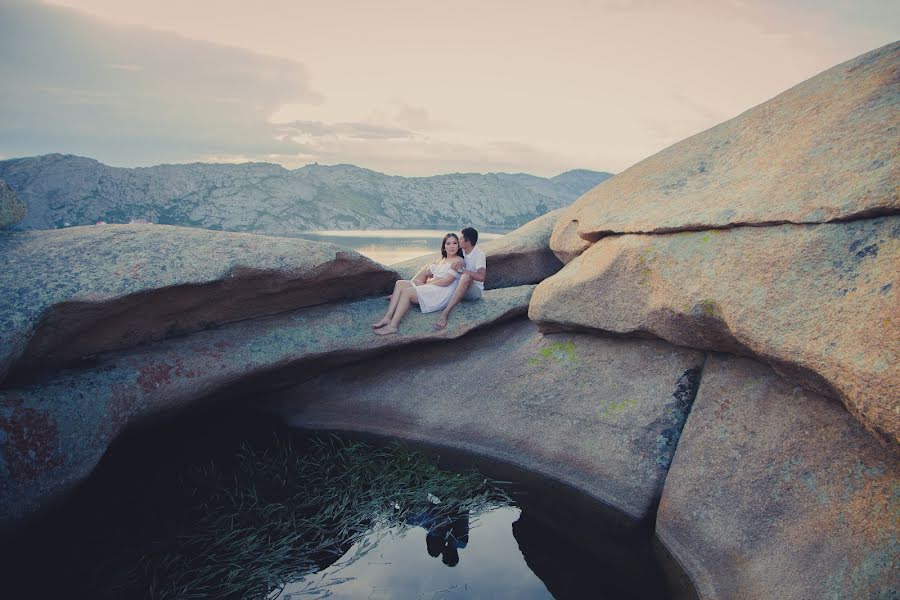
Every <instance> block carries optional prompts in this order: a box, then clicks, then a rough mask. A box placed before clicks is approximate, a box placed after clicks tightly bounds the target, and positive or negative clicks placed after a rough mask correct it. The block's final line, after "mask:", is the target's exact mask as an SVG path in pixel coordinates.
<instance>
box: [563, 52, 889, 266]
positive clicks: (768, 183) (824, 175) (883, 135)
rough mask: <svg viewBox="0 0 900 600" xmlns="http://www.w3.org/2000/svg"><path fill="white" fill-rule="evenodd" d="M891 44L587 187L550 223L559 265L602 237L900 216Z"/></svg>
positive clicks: (832, 69) (833, 69)
mask: <svg viewBox="0 0 900 600" xmlns="http://www.w3.org/2000/svg"><path fill="white" fill-rule="evenodd" d="M898 136H900V42H895V43H892V44H889V45H887V46H884V47H882V48H879V49H877V50H874V51H872V52H869V53H868V54H864V55H862V56H860V57H858V58H855V59H853V60H850V61H848V62H845V63H843V64H840V65H838V66H836V67H833V68H831V69H829V70H828V71H825V72H824V73H821V74H820V75H817V76H816V77H813V78H812V79H809V80H807V81H805V82H803V83H801V84H799V85H797V86H795V87H793V88H791V89H789V90H788V91H786V92H784V93H782V94H780V95H779V96H776V97H775V98H773V99H771V100H769V101H768V102H765V103H763V104H761V105H759V106H757V107H755V108H752V109H750V110H748V111H747V112H745V113H743V114H741V115H739V116H738V117H735V118H734V119H731V120H730V121H726V122H725V123H722V124H720V125H717V126H716V127H713V128H712V129H709V130H707V131H704V132H703V133H700V134H697V135H695V136H693V137H690V138H688V139H686V140H684V141H682V142H679V143H677V144H675V145H673V146H670V147H669V148H666V149H665V150H663V151H662V152H659V153H658V154H655V155H654V156H651V157H650V158H647V159H646V160H643V161H641V162H639V163H638V164H636V165H634V166H633V167H631V168H629V169H627V170H626V171H624V172H623V173H620V174H619V175H616V176H615V177H614V178H612V179H609V180H608V181H605V182H603V183H601V184H600V185H599V186H597V187H595V188H594V189H593V190H591V191H589V192H587V193H586V194H584V195H583V196H581V198H579V199H578V200H577V201H576V202H575V203H574V204H573V205H572V206H571V207H569V208H568V209H567V210H566V211H565V213H564V214H563V215H562V216H561V217H560V219H559V222H558V223H557V225H556V227H555V229H554V231H553V236H552V238H551V242H550V244H551V247H552V248H553V251H554V252H556V254H557V256H559V257H560V259H562V260H563V262H568V261H570V260H572V259H573V258H574V257H575V256H577V255H578V254H580V253H581V252H583V251H584V250H585V249H586V248H587V247H588V246H589V245H590V243H592V242H594V241H596V240H597V239H599V238H600V237H603V236H604V235H608V234H611V233H661V232H671V231H679V230H697V229H710V228H720V227H733V226H736V225H744V224H755V225H759V224H773V223H822V222H826V221H838V220H848V219H852V218H859V217H867V216H868V217H871V216H878V215H882V214H891V213H896V212H897V211H898V209H900V199H898V194H897V181H898V180H900V152H898V148H897V139H898Z"/></svg>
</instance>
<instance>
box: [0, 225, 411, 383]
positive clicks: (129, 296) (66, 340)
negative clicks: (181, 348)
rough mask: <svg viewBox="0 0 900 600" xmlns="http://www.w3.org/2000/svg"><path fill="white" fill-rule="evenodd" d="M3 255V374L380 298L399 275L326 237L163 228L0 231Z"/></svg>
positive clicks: (0, 341) (0, 356) (0, 328)
mask: <svg viewBox="0 0 900 600" xmlns="http://www.w3.org/2000/svg"><path fill="white" fill-rule="evenodd" d="M0 262H2V263H3V264H4V268H3V269H2V270H0V379H2V378H3V376H4V375H6V374H7V371H9V370H12V371H18V372H19V375H22V374H24V375H25V376H26V377H30V378H33V377H31V376H32V374H33V372H34V371H40V370H47V369H51V368H56V367H58V366H63V365H65V364H68V363H71V362H72V361H75V360H77V359H79V358H80V357H82V356H85V355H93V354H97V353H101V352H107V351H111V350H119V349H122V348H128V347H131V346H135V345H138V344H141V343H144V342H148V341H153V340H159V339H163V338H166V337H170V336H174V335H182V334H185V333H189V332H191V331H197V330H199V329H204V328H206V327H211V326H215V325H220V324H222V323H228V322H231V321H237V320H241V319H248V318H253V317H258V316H261V315H269V314H274V313H278V312H282V311H286V310H291V309H295V308H300V307H303V306H310V305H313V304H320V303H323V302H328V301H330V300H337V299H343V298H358V297H362V296H366V295H371V294H378V293H386V292H388V291H390V289H391V286H392V283H393V281H394V280H395V279H396V277H397V276H396V273H394V272H393V271H392V270H390V269H387V268H385V267H383V266H381V265H379V264H378V263H376V262H374V261H372V260H369V259H368V258H365V257H363V256H361V255H360V254H358V253H356V252H354V251H352V250H347V249H344V248H341V247H339V246H335V245H333V244H323V243H318V242H310V241H305V240H298V239H290V238H277V237H267V236H260V235H253V234H244V233H225V232H218V231H206V230H202V229H190V228H185V227H170V226H167V225H152V226H148V225H97V226H85V227H71V228H66V229H58V230H49V231H27V232H4V233H0ZM13 375H14V376H15V375H16V373H13Z"/></svg>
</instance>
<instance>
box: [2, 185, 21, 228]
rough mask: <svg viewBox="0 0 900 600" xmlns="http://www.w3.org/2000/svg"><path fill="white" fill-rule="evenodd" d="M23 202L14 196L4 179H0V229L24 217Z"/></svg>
mask: <svg viewBox="0 0 900 600" xmlns="http://www.w3.org/2000/svg"><path fill="white" fill-rule="evenodd" d="M25 212H26V209H25V204H23V203H22V201H21V200H19V198H18V197H16V193H15V192H14V191H12V188H10V187H9V186H8V185H7V184H6V182H5V181H3V180H2V179H0V229H3V228H5V227H9V226H10V225H15V224H16V223H18V222H19V221H21V220H22V219H24V218H25Z"/></svg>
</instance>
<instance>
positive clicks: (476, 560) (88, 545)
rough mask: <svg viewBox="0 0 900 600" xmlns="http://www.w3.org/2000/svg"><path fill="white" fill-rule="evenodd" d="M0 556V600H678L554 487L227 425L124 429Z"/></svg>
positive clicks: (638, 537)
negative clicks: (80, 480)
mask: <svg viewBox="0 0 900 600" xmlns="http://www.w3.org/2000/svg"><path fill="white" fill-rule="evenodd" d="M498 474H499V475H502V476H503V479H502V480H499V479H493V478H492V476H496V475H498ZM2 548H3V549H2V556H0V565H2V567H3V570H4V574H3V579H2V581H3V583H2V590H3V593H2V597H5V598H29V599H33V598H55V599H63V598H65V599H75V598H149V599H155V598H179V599H182V598H183V599H187V598H252V599H259V600H263V599H274V598H279V599H284V600H300V599H320V598H348V599H356V598H358V599H381V598H383V599H388V598H390V599H394V598H396V599H406V598H408V599H433V600H441V599H447V600H449V599H453V598H497V599H500V598H509V599H513V598H516V599H545V598H558V599H564V598H578V599H582V598H634V599H638V598H640V599H652V598H682V597H685V598H686V597H692V595H691V591H690V589H689V585H688V584H686V583H685V582H684V581H683V579H682V578H680V576H678V574H677V570H673V569H674V565H672V563H671V562H670V561H669V560H668V559H667V557H666V556H665V555H664V553H662V551H661V550H660V549H659V548H656V547H654V546H653V544H652V535H651V532H650V531H649V529H648V528H647V527H645V526H642V525H640V524H636V523H632V522H629V521H627V519H623V518H622V516H621V515H618V514H615V513H613V512H612V511H610V510H609V509H608V508H604V507H602V506H600V505H598V504H596V503H595V502H593V501H591V500H590V499H588V498H585V497H584V496H583V495H580V494H578V493H576V492H575V491H573V490H571V489H570V488H566V487H564V486H562V485H560V484H558V483H556V482H553V481H548V480H544V479H540V478H538V477H536V476H534V475H533V474H529V473H527V472H524V471H520V470H517V469H515V468H513V467H510V466H508V465H498V464H494V463H489V462H487V461H484V460H482V459H478V458H477V457H473V456H469V455H464V454H459V453H452V452H447V451H445V450H440V449H437V448H431V447H427V446H416V447H413V446H407V445H399V444H397V443H395V442H391V441H389V440H383V439H377V438H361V437H360V436H350V435H334V434H327V435H326V434H315V435H313V434H311V433H308V432H302V431H297V430H289V429H287V428H285V427H284V426H283V425H281V424H280V423H277V422H272V421H268V420H266V421H263V420H262V419H259V418H257V417H253V418H250V417H248V416H247V415H233V414H232V415H229V414H224V415H223V414H216V415H210V414H204V415H198V414H195V415H192V416H184V417H183V418H181V419H180V420H179V421H178V423H176V424H171V423H169V424H165V425H157V426H153V427H147V428H144V429H141V430H137V431H132V432H131V433H129V434H127V435H126V436H124V437H123V438H122V439H121V440H120V441H118V442H117V443H116V444H115V445H114V446H112V447H111V448H110V450H109V452H108V453H107V455H106V456H105V457H104V459H103V461H102V462H101V464H100V465H99V467H98V468H97V469H96V470H95V472H94V474H93V475H92V476H91V477H90V478H89V479H88V480H87V481H86V482H85V483H84V484H83V485H81V486H80V487H79V488H78V489H77V490H75V491H74V492H73V493H72V494H70V495H69V496H68V497H67V498H66V499H65V500H64V501H63V502H62V503H60V504H59V505H58V506H55V507H53V508H51V509H50V510H48V511H45V512H44V513H43V514H41V515H40V516H39V517H38V518H36V519H35V520H34V521H33V522H31V523H28V524H27V525H26V526H25V527H23V528H22V529H20V530H19V531H18V532H16V533H15V534H14V535H12V536H11V537H9V538H8V539H5V540H3V547H2ZM673 573H674V575H673Z"/></svg>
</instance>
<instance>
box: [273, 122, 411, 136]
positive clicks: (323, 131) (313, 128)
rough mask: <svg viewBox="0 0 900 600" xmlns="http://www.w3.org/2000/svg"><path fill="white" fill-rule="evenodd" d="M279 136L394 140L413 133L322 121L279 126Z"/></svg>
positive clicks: (392, 128)
mask: <svg viewBox="0 0 900 600" xmlns="http://www.w3.org/2000/svg"><path fill="white" fill-rule="evenodd" d="M277 131H278V133H279V135H286V136H309V137H314V138H321V137H327V136H331V137H346V138H355V139H361V140H393V139H402V138H409V137H412V136H413V132H412V131H409V130H407V129H401V128H399V127H382V126H380V125H374V124H372V123H323V122H321V121H292V122H290V123H279V124H278V125H277Z"/></svg>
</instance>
